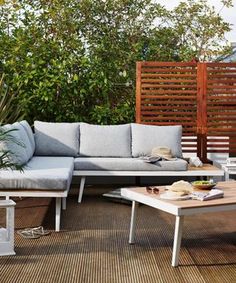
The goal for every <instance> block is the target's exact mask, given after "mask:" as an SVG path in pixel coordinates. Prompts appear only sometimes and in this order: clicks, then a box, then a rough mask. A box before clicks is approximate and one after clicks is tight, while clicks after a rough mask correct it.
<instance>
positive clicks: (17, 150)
mask: <svg viewBox="0 0 236 283" xmlns="http://www.w3.org/2000/svg"><path fill="white" fill-rule="evenodd" d="M1 129H2V130H3V131H6V132H7V135H8V136H9V137H11V139H8V140H3V141H1V142H0V151H1V152H5V151H8V152H10V153H9V159H10V161H11V162H13V163H15V164H18V165H24V164H26V163H27V162H28V160H29V159H30V158H31V157H32V154H31V153H32V150H31V145H30V143H29V140H28V136H27V134H26V132H25V131H24V129H23V127H22V126H20V124H19V123H15V124H13V125H10V124H7V125H4V126H2V127H1Z"/></svg>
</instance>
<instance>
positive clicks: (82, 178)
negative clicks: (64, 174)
mask: <svg viewBox="0 0 236 283" xmlns="http://www.w3.org/2000/svg"><path fill="white" fill-rule="evenodd" d="M85 179H86V177H84V176H83V177H81V180H80V187H79V197H78V203H81V201H82V196H83V192H84V185H85Z"/></svg>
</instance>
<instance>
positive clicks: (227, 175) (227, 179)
mask: <svg viewBox="0 0 236 283" xmlns="http://www.w3.org/2000/svg"><path fill="white" fill-rule="evenodd" d="M225 181H229V171H228V169H225Z"/></svg>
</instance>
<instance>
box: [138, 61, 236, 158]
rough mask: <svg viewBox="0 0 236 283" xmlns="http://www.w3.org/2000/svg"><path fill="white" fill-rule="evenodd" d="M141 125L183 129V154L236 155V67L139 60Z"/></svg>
mask: <svg viewBox="0 0 236 283" xmlns="http://www.w3.org/2000/svg"><path fill="white" fill-rule="evenodd" d="M137 80H138V82H136V87H137V88H136V121H137V122H138V123H143V124H147V125H179V124H181V125H182V126H183V138H182V146H183V151H184V152H197V154H198V156H199V157H200V158H202V159H203V160H204V159H206V156H207V152H228V153H235V149H236V134H235V133H236V63H194V62H138V63H137Z"/></svg>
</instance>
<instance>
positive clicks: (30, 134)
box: [20, 120, 35, 155]
mask: <svg viewBox="0 0 236 283" xmlns="http://www.w3.org/2000/svg"><path fill="white" fill-rule="evenodd" d="M20 124H21V125H22V126H23V127H24V129H25V131H26V133H27V135H28V138H29V141H30V144H31V148H32V151H33V154H34V151H35V140H34V133H33V131H32V129H31V127H30V125H29V123H28V122H27V121H26V120H23V121H21V122H20ZM33 154H32V155H33Z"/></svg>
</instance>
